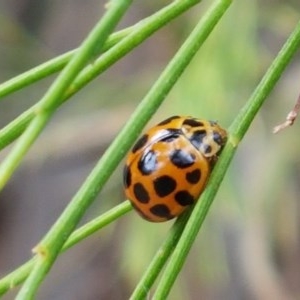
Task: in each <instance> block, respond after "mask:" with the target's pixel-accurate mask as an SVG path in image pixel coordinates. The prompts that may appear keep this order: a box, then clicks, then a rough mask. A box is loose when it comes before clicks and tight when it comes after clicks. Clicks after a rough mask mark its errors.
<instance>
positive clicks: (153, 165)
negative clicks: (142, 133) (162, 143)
mask: <svg viewBox="0 0 300 300" xmlns="http://www.w3.org/2000/svg"><path fill="white" fill-rule="evenodd" d="M156 158H157V155H156V153H155V152H154V151H152V150H150V151H148V152H147V153H146V154H144V155H143V156H142V157H141V159H140V160H139V162H138V169H139V170H140V172H141V173H142V174H143V175H149V174H151V173H152V172H154V171H155V170H156V169H157V159H156Z"/></svg>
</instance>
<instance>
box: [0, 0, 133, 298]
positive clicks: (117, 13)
mask: <svg viewBox="0 0 300 300" xmlns="http://www.w3.org/2000/svg"><path fill="white" fill-rule="evenodd" d="M131 2H132V1H131V0H123V1H116V0H113V1H111V2H110V3H109V9H108V10H107V12H106V14H105V15H104V16H103V17H102V19H101V20H100V21H99V23H98V24H97V25H96V26H95V28H94V29H93V30H92V31H91V33H90V34H89V35H88V37H87V38H86V40H85V41H84V42H83V43H82V45H81V47H80V48H79V50H78V52H77V53H76V54H75V55H74V57H73V58H72V59H71V61H70V62H69V63H68V65H67V66H66V67H65V69H64V70H63V71H62V72H61V74H60V75H59V76H58V78H57V80H56V81H55V82H54V84H53V85H52V86H51V87H50V89H49V90H48V92H47V93H46V94H45V96H44V98H43V99H42V101H41V102H42V105H41V109H40V110H39V111H38V112H37V114H36V117H35V118H34V120H33V121H32V122H31V124H30V126H29V127H28V129H26V131H25V132H24V133H23V135H22V137H21V138H20V140H19V141H18V143H17V145H16V147H15V148H14V149H13V150H12V152H11V153H10V154H9V155H8V157H7V158H6V163H5V164H4V165H5V167H6V168H5V169H3V168H1V167H0V187H3V186H4V184H5V182H6V181H5V180H4V179H6V178H7V176H8V175H10V174H12V172H13V171H14V169H15V168H16V167H17V165H18V163H19V162H20V159H21V158H22V156H23V155H20V153H22V154H23V153H24V152H26V151H27V150H28V149H29V147H28V145H29V143H32V142H33V141H34V140H35V138H36V136H37V135H38V134H39V133H40V132H41V131H42V129H43V128H44V126H45V124H46V123H47V121H48V120H49V117H50V116H51V115H52V113H53V112H54V111H55V108H56V106H57V103H58V102H59V101H60V99H61V98H62V96H63V94H64V93H65V91H66V90H67V88H68V87H69V85H70V84H71V82H72V81H73V80H74V79H75V77H76V76H77V74H78V72H79V71H80V70H81V69H82V68H83V67H84V66H85V64H86V63H87V62H88V61H89V60H90V59H91V58H93V57H94V55H95V53H97V52H98V51H100V49H101V48H102V46H103V44H104V42H105V41H106V39H107V37H108V36H109V34H110V33H111V31H112V30H113V29H114V27H115V26H116V25H117V23H118V22H119V20H120V19H121V17H122V16H123V14H124V13H125V11H126V10H127V9H128V7H129V6H130V4H131ZM40 120H42V121H43V122H41V121H40ZM32 132H33V134H32ZM27 141H29V142H27ZM21 146H23V148H22V149H20V147H21ZM15 157H17V159H15V160H13V158H15ZM3 178H4V179H3ZM68 237H69V234H68V235H67V236H66V237H64V235H61V236H60V240H57V241H56V244H58V245H59V246H58V247H51V248H47V249H46V248H45V249H42V248H41V247H39V246H38V247H37V248H36V251H37V260H36V263H35V265H34V268H33V269H32V271H31V273H30V275H29V276H28V278H27V280H26V281H25V283H24V285H23V287H22V288H21V290H20V292H19V293H18V295H17V297H16V299H18V300H26V299H33V298H34V297H35V294H36V292H37V290H38V288H39V286H40V284H41V282H42V281H43V279H44V278H45V276H46V275H47V272H48V270H49V268H50V266H51V265H52V263H53V261H54V259H55V257H56V256H57V255H58V252H59V251H60V249H61V247H62V246H63V244H64V242H65V241H66V239H67V238H68Z"/></svg>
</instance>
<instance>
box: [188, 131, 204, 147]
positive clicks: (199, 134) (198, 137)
mask: <svg viewBox="0 0 300 300" xmlns="http://www.w3.org/2000/svg"><path fill="white" fill-rule="evenodd" d="M205 136H206V131H205V130H204V129H201V130H196V131H195V132H194V133H193V135H192V136H191V137H190V142H191V143H192V144H193V145H194V147H196V148H197V149H199V148H200V145H201V144H202V141H203V138H204V137H205Z"/></svg>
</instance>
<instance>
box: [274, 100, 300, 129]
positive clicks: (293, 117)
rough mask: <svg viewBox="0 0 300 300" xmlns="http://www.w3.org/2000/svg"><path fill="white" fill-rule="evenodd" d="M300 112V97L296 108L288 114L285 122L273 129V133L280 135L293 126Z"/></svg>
mask: <svg viewBox="0 0 300 300" xmlns="http://www.w3.org/2000/svg"><path fill="white" fill-rule="evenodd" d="M299 111H300V95H299V97H298V99H297V102H296V104H295V106H294V107H293V109H292V110H291V111H290V112H289V113H288V115H287V117H286V119H285V121H284V122H283V123H281V124H279V125H277V126H275V127H274V128H273V133H278V132H279V131H281V130H283V129H285V128H287V127H289V126H292V125H293V124H294V122H295V120H296V118H297V116H298V113H299Z"/></svg>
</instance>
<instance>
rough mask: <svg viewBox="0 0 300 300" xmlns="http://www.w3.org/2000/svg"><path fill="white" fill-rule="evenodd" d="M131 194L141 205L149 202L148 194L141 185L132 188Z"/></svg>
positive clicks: (137, 184)
mask: <svg viewBox="0 0 300 300" xmlns="http://www.w3.org/2000/svg"><path fill="white" fill-rule="evenodd" d="M133 193H134V196H135V198H136V200H137V201H139V202H141V203H148V202H149V201H150V197H149V194H148V192H147V190H146V189H145V187H144V186H143V185H142V184H141V183H139V182H138V183H136V184H135V185H134V186H133Z"/></svg>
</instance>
